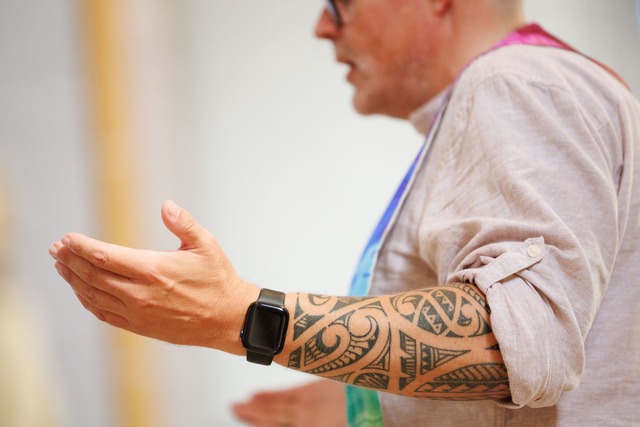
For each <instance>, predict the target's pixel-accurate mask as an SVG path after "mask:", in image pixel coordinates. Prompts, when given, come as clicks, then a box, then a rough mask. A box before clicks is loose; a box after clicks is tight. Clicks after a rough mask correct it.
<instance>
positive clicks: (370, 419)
mask: <svg viewBox="0 0 640 427" xmlns="http://www.w3.org/2000/svg"><path fill="white" fill-rule="evenodd" d="M511 45H530V46H548V47H554V48H559V49H564V50H570V51H573V52H576V53H579V52H577V51H576V50H575V49H574V48H572V47H570V46H569V45H567V44H566V43H564V42H562V41H560V40H558V39H557V38H555V37H553V36H552V35H550V34H548V33H547V32H546V31H544V30H543V29H542V28H541V27H540V26H539V25H537V24H530V25H527V26H525V27H523V28H521V29H519V30H517V31H514V32H513V33H511V34H509V35H508V36H507V37H505V38H504V39H503V40H501V41H500V42H499V43H497V44H496V45H495V46H493V47H492V48H491V49H489V50H488V51H487V52H484V53H483V54H482V55H484V54H486V53H489V52H491V51H493V50H495V49H498V48H500V47H503V46H511ZM482 55H480V56H482ZM581 55H582V54H581ZM583 56H585V55H583ZM587 58H588V57H587ZM475 59H477V58H475ZM588 59H590V60H592V61H593V62H596V63H597V64H598V65H600V66H601V67H603V68H604V69H606V70H607V71H608V72H609V73H611V75H613V76H614V77H615V78H616V79H617V80H618V81H620V82H621V83H622V84H623V85H624V86H625V87H627V88H628V86H627V85H626V83H625V82H624V80H622V78H620V76H618V74H616V73H615V72H614V71H613V70H611V69H610V68H609V67H607V66H605V65H603V64H601V63H599V62H597V61H595V60H593V59H592V58H588ZM472 62H473V61H472ZM467 66H468V65H467ZM454 85H455V82H454V84H452V85H451V87H450V88H449V89H448V93H447V95H446V96H445V98H444V100H443V101H442V104H441V106H440V109H439V112H438V114H437V115H436V118H435V119H434V122H433V124H432V125H431V129H430V130H429V133H428V134H427V137H426V140H425V143H424V144H423V146H422V148H421V149H420V152H419V153H418V156H417V157H416V158H415V160H414V161H413V163H412V164H411V166H410V167H409V170H408V171H407V173H406V175H405V177H404V179H403V180H402V182H401V183H400V186H399V187H398V189H397V190H396V192H395V194H394V196H393V198H392V199H391V202H390V203H389V205H388V206H387V209H386V210H385V212H384V214H383V216H382V218H381V219H380V222H379V223H378V225H377V226H376V228H375V230H374V232H373V234H372V236H371V238H370V239H369V242H368V243H367V246H366V247H365V250H364V252H363V253H362V256H361V258H360V261H359V263H358V265H357V268H356V271H355V274H354V276H353V280H352V282H351V288H350V291H349V294H350V295H352V296H361V295H367V294H368V293H369V289H370V287H371V276H372V274H373V270H374V268H375V264H376V261H377V257H378V252H379V250H380V247H381V246H382V243H383V241H384V239H385V237H386V235H387V233H388V231H389V229H390V228H391V226H392V225H393V223H394V222H395V219H396V217H397V215H398V213H399V211H400V208H401V207H402V204H403V202H404V200H405V199H406V197H407V194H408V193H409V190H410V189H411V186H412V184H413V181H414V179H415V173H416V171H417V170H418V168H419V166H420V165H421V164H422V162H423V160H424V158H425V157H426V155H427V154H428V152H429V147H430V146H431V143H432V142H433V140H434V139H435V136H436V134H437V133H438V128H439V125H440V122H441V121H442V117H443V116H444V112H445V110H446V106H447V104H448V102H449V96H450V94H451V91H452V88H453V86H454ZM346 387H347V390H346V397H347V425H348V426H349V427H382V425H383V423H382V407H381V405H380V396H379V394H378V392H377V391H375V390H371V389H365V388H360V387H356V386H352V385H347V386H346Z"/></svg>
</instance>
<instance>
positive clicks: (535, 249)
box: [527, 245, 542, 258]
mask: <svg viewBox="0 0 640 427" xmlns="http://www.w3.org/2000/svg"><path fill="white" fill-rule="evenodd" d="M527 255H529V258H538V257H539V256H540V255H542V248H541V247H540V246H538V245H531V246H529V247H528V248H527Z"/></svg>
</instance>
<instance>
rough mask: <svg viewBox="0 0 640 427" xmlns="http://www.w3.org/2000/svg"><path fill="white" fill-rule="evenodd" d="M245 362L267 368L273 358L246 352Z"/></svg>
mask: <svg viewBox="0 0 640 427" xmlns="http://www.w3.org/2000/svg"><path fill="white" fill-rule="evenodd" d="M247 362H251V363H257V364H259V365H267V366H269V365H271V362H273V356H268V355H266V354H260V353H255V352H253V351H247Z"/></svg>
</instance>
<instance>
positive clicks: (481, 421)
mask: <svg viewBox="0 0 640 427" xmlns="http://www.w3.org/2000/svg"><path fill="white" fill-rule="evenodd" d="M521 8H522V7H521V4H520V2H519V1H518V0H474V1H470V0H403V1H399V0H396V1H394V0H350V1H344V0H343V1H336V2H329V3H328V9H327V10H326V11H324V12H323V14H322V16H321V18H320V21H319V23H318V26H317V29H316V32H317V35H318V36H319V37H321V38H326V39H329V40H330V41H331V42H332V43H333V44H334V46H335V50H336V58H337V60H338V61H339V62H342V63H345V64H347V65H348V67H349V74H348V76H347V79H348V80H349V82H351V83H352V84H353V86H354V88H355V95H354V106H355V108H356V109H357V110H358V111H359V112H360V113H363V114H374V113H378V114H386V115H389V116H393V117H400V118H409V116H411V117H412V118H413V119H414V120H416V121H417V122H419V123H418V126H419V127H420V128H422V129H429V128H430V129H431V130H430V132H429V136H428V138H427V146H425V148H424V149H423V151H422V152H421V154H420V156H419V157H418V159H417V160H416V162H415V163H414V164H413V165H412V167H411V169H410V171H409V173H408V175H407V178H406V179H405V180H404V181H403V185H402V186H401V189H400V190H399V191H398V194H397V197H395V198H394V199H393V200H394V201H393V202H392V203H391V205H390V208H389V210H388V211H387V214H386V215H385V216H384V218H383V221H381V226H380V227H379V228H378V229H377V230H376V232H375V233H374V237H373V238H372V241H371V242H370V244H369V246H368V247H367V250H365V254H364V256H363V260H362V262H361V264H360V266H359V268H358V272H357V273H356V279H355V280H354V285H355V286H354V291H355V292H354V294H358V293H360V292H368V293H369V296H367V297H362V296H351V297H331V296H320V295H306V294H301V293H298V294H296V293H292V294H287V295H286V296H285V295H283V294H280V293H278V292H274V291H269V290H261V289H260V288H259V287H257V286H255V285H253V284H250V283H247V282H245V281H243V280H242V279H241V278H239V277H238V275H237V274H236V273H235V271H234V270H233V266H232V264H231V262H230V261H229V260H228V259H227V258H226V257H225V255H224V253H223V251H222V249H221V248H220V247H219V246H218V245H217V243H216V241H215V239H214V237H213V236H212V235H211V234H210V233H208V232H207V231H206V230H204V229H202V227H201V226H200V225H199V224H198V223H197V222H196V221H195V220H194V219H193V218H192V217H191V215H190V214H189V213H188V212H186V211H185V210H183V209H181V208H179V207H178V206H177V205H175V204H174V203H173V202H166V203H165V204H164V205H163V208H162V217H163V220H164V222H165V225H166V226H167V228H168V229H169V230H170V231H171V232H173V233H174V234H175V235H176V236H177V237H178V238H180V240H181V242H182V245H181V247H180V249H179V250H178V251H175V252H170V253H166V252H153V251H140V250H133V249H129V248H123V247H119V246H115V245H110V244H107V243H103V242H99V241H96V240H93V239H90V238H88V237H85V236H82V235H79V234H75V233H70V234H67V235H65V236H64V237H63V238H62V240H61V241H60V242H56V243H54V244H53V245H52V247H51V249H50V253H51V254H52V256H53V257H54V258H55V259H56V260H57V262H56V268H57V269H58V271H59V272H60V274H61V275H62V276H63V277H64V278H65V280H67V281H68V282H69V283H70V284H71V285H72V287H73V289H74V291H75V293H76V295H77V296H78V298H79V299H80V301H81V303H82V304H83V305H84V306H85V307H86V308H87V309H88V310H89V311H91V312H92V313H93V314H94V315H96V316H97V317H98V318H99V319H101V320H103V321H106V322H108V323H110V324H112V325H114V326H117V327H121V328H124V329H127V330H130V331H132V332H135V333H138V334H142V335H146V336H149V337H153V338H158V339H162V340H165V341H169V342H174V343H180V344H190V345H202V346H208V347H212V348H216V349H219V350H222V351H226V352H229V353H232V354H237V355H247V358H248V359H249V360H250V361H254V362H257V363H263V364H269V363H270V362H271V360H274V361H275V362H277V363H279V364H281V365H284V366H287V367H290V368H292V369H297V370H300V371H303V372H307V373H311V374H314V375H317V376H321V377H325V378H329V379H331V380H334V381H338V382H344V383H348V384H352V385H356V386H360V388H349V392H348V396H349V402H348V403H347V405H348V408H349V417H350V424H352V425H379V422H380V418H382V421H383V422H384V425H392V426H393V425H398V426H400V425H402V426H410V425H416V426H417V425H420V426H423V425H439V426H445V425H459V424H460V423H470V424H473V425H478V426H481V425H490V426H494V425H518V426H528V425H632V424H633V423H636V422H637V421H638V420H639V419H640V413H639V412H638V409H637V405H636V404H635V403H634V399H635V398H636V396H638V395H639V393H640V379H639V376H640V367H639V362H638V360H637V356H636V355H637V354H638V352H639V351H640V326H639V325H640V323H638V322H636V321H635V320H636V317H637V315H638V310H637V308H635V306H634V301H637V300H638V298H640V287H638V286H632V285H631V283H632V282H630V280H633V279H630V278H633V277H637V273H640V263H638V262H637V260H638V255H639V254H640V239H639V237H640V221H639V218H640V193H639V192H638V186H639V185H640V164H638V162H639V161H640V160H639V157H638V155H637V154H636V155H634V152H635V151H637V150H638V148H640V147H639V145H640V106H639V105H638V103H637V101H636V100H635V99H634V98H633V97H632V96H631V95H630V94H629V92H628V90H627V89H626V88H625V86H624V85H623V84H622V83H621V82H620V81H618V79H617V77H616V76H615V75H613V74H612V73H611V72H610V71H609V70H607V69H605V68H604V67H603V66H600V65H598V64H595V63H594V62H592V61H591V60H589V59H586V58H584V57H582V56H581V55H579V54H577V53H575V52H573V51H571V50H570V49H569V48H568V47H567V46H565V45H563V44H562V43H561V42H559V41H557V40H555V39H554V38H552V37H551V36H549V35H547V34H546V33H544V31H542V30H541V29H540V28H538V27H535V26H530V27H525V26H524V18H523V16H522V11H521ZM634 273H635V274H634ZM286 313H288V314H289V318H288V319H287V316H286ZM265 325H266V326H265ZM240 331H242V338H241V336H240V335H241V333H240ZM613 354H615V361H614V360H612V359H614V358H612V357H611V355H613ZM612 362H614V363H612ZM319 384H324V385H314V386H309V389H308V390H307V391H309V393H322V392H323V390H324V391H326V390H330V391H329V395H331V393H332V391H331V390H333V389H330V388H323V387H330V386H326V384H328V383H319ZM364 388H366V389H369V390H378V391H382V392H384V394H380V396H379V397H378V395H377V394H374V395H371V394H366V393H364V392H362V391H361V390H364ZM574 389H575V390H574ZM569 390H574V391H572V392H569ZM363 396H364V397H363ZM371 396H374V397H371ZM378 399H380V400H378ZM378 402H381V407H380V406H379V405H378ZM320 403H321V402H318V404H320ZM266 406H267V407H268V406H269V405H266ZM365 411H366V412H367V413H366V414H365V415H366V416H370V417H371V418H369V419H367V418H366V417H362V415H363V413H364V412H365ZM369 411H371V412H372V413H371V414H370V413H369ZM376 411H377V412H376ZM325 413H326V411H325ZM292 416H293V415H292V414H291V413H288V412H287V411H278V412H277V413H276V414H274V416H273V418H272V419H271V420H250V419H249V418H247V419H248V420H249V421H251V422H255V423H256V424H258V425H294V424H295V423H296V421H297V420H294V419H292ZM358 417H360V418H358ZM303 421H305V425H309V422H308V421H307V420H303ZM318 421H322V420H318ZM374 423H377V424H374ZM319 425H320V424H319Z"/></svg>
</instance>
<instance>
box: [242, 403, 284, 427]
mask: <svg viewBox="0 0 640 427" xmlns="http://www.w3.org/2000/svg"><path fill="white" fill-rule="evenodd" d="M232 410H233V413H234V414H235V416H236V418H238V419H239V420H241V421H243V422H245V423H247V424H250V425H252V426H254V427H268V426H271V427H276V426H278V425H279V422H280V421H283V420H280V419H279V418H278V416H279V412H276V411H274V409H273V408H271V407H267V406H264V405H256V404H253V403H240V404H236V405H233V407H232ZM281 413H282V412H280V414H281ZM280 418H282V416H280Z"/></svg>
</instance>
